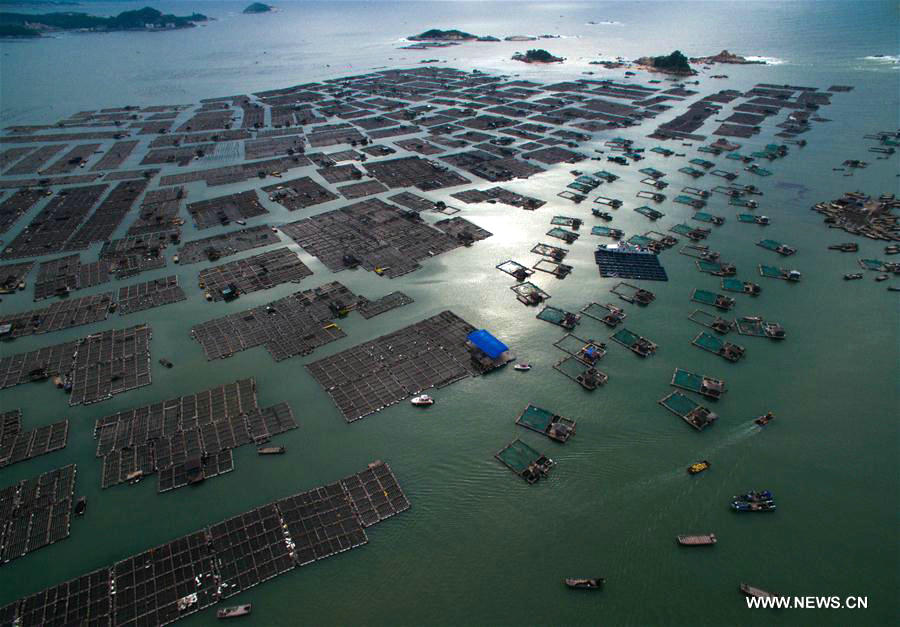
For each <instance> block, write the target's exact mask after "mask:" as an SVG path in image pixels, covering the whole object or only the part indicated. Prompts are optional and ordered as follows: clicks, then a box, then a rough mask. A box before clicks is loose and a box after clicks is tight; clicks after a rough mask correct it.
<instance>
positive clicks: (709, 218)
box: [691, 211, 725, 226]
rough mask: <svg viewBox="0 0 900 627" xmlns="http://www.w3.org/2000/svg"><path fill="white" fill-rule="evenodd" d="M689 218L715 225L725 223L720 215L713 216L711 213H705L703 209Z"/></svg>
mask: <svg viewBox="0 0 900 627" xmlns="http://www.w3.org/2000/svg"><path fill="white" fill-rule="evenodd" d="M691 219H692V220H697V221H698V222H706V223H708V224H713V225H715V226H722V225H723V224H725V218H723V217H721V216H715V215H713V214H711V213H706V212H705V211H698V212H697V213H695V214H694V215H692V216H691Z"/></svg>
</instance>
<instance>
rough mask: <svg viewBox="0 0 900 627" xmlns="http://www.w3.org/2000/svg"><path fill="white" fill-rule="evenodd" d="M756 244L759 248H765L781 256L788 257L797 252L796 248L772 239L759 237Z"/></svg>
mask: <svg viewBox="0 0 900 627" xmlns="http://www.w3.org/2000/svg"><path fill="white" fill-rule="evenodd" d="M756 245H757V246H759V247H760V248H765V249H766V250H772V251H775V252H776V253H778V254H779V255H782V256H783V257H789V256H791V255H793V254H794V253H796V252H797V249H796V248H793V247H791V246H788V245H787V244H783V243H781V242H779V241H777V240H774V239H761V240H759V241H758V242H756Z"/></svg>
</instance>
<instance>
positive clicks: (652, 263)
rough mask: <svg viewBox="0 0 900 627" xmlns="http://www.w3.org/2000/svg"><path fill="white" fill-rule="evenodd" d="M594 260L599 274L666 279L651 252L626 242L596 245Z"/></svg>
mask: <svg viewBox="0 0 900 627" xmlns="http://www.w3.org/2000/svg"><path fill="white" fill-rule="evenodd" d="M594 260H595V261H596V263H597V266H598V267H599V268H600V276H604V277H617V278H621V279H640V280H645V281H668V280H669V277H668V275H667V274H666V269H665V268H663V266H662V264H660V263H659V258H658V257H657V256H656V255H655V254H654V253H651V252H648V251H646V250H641V249H640V248H637V247H634V246H630V245H627V244H612V245H608V246H598V247H597V250H596V251H594Z"/></svg>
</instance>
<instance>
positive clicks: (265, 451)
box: [256, 446, 284, 455]
mask: <svg viewBox="0 0 900 627" xmlns="http://www.w3.org/2000/svg"><path fill="white" fill-rule="evenodd" d="M256 453H257V454H258V455H283V454H284V447H283V446H262V447H260V448H258V449H256Z"/></svg>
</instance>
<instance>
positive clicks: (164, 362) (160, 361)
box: [159, 359, 174, 368]
mask: <svg viewBox="0 0 900 627" xmlns="http://www.w3.org/2000/svg"><path fill="white" fill-rule="evenodd" d="M159 363H161V364H162V365H163V366H165V367H166V368H171V367H172V366H173V365H174V364H173V363H172V362H171V361H169V360H168V359H160V360H159Z"/></svg>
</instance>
